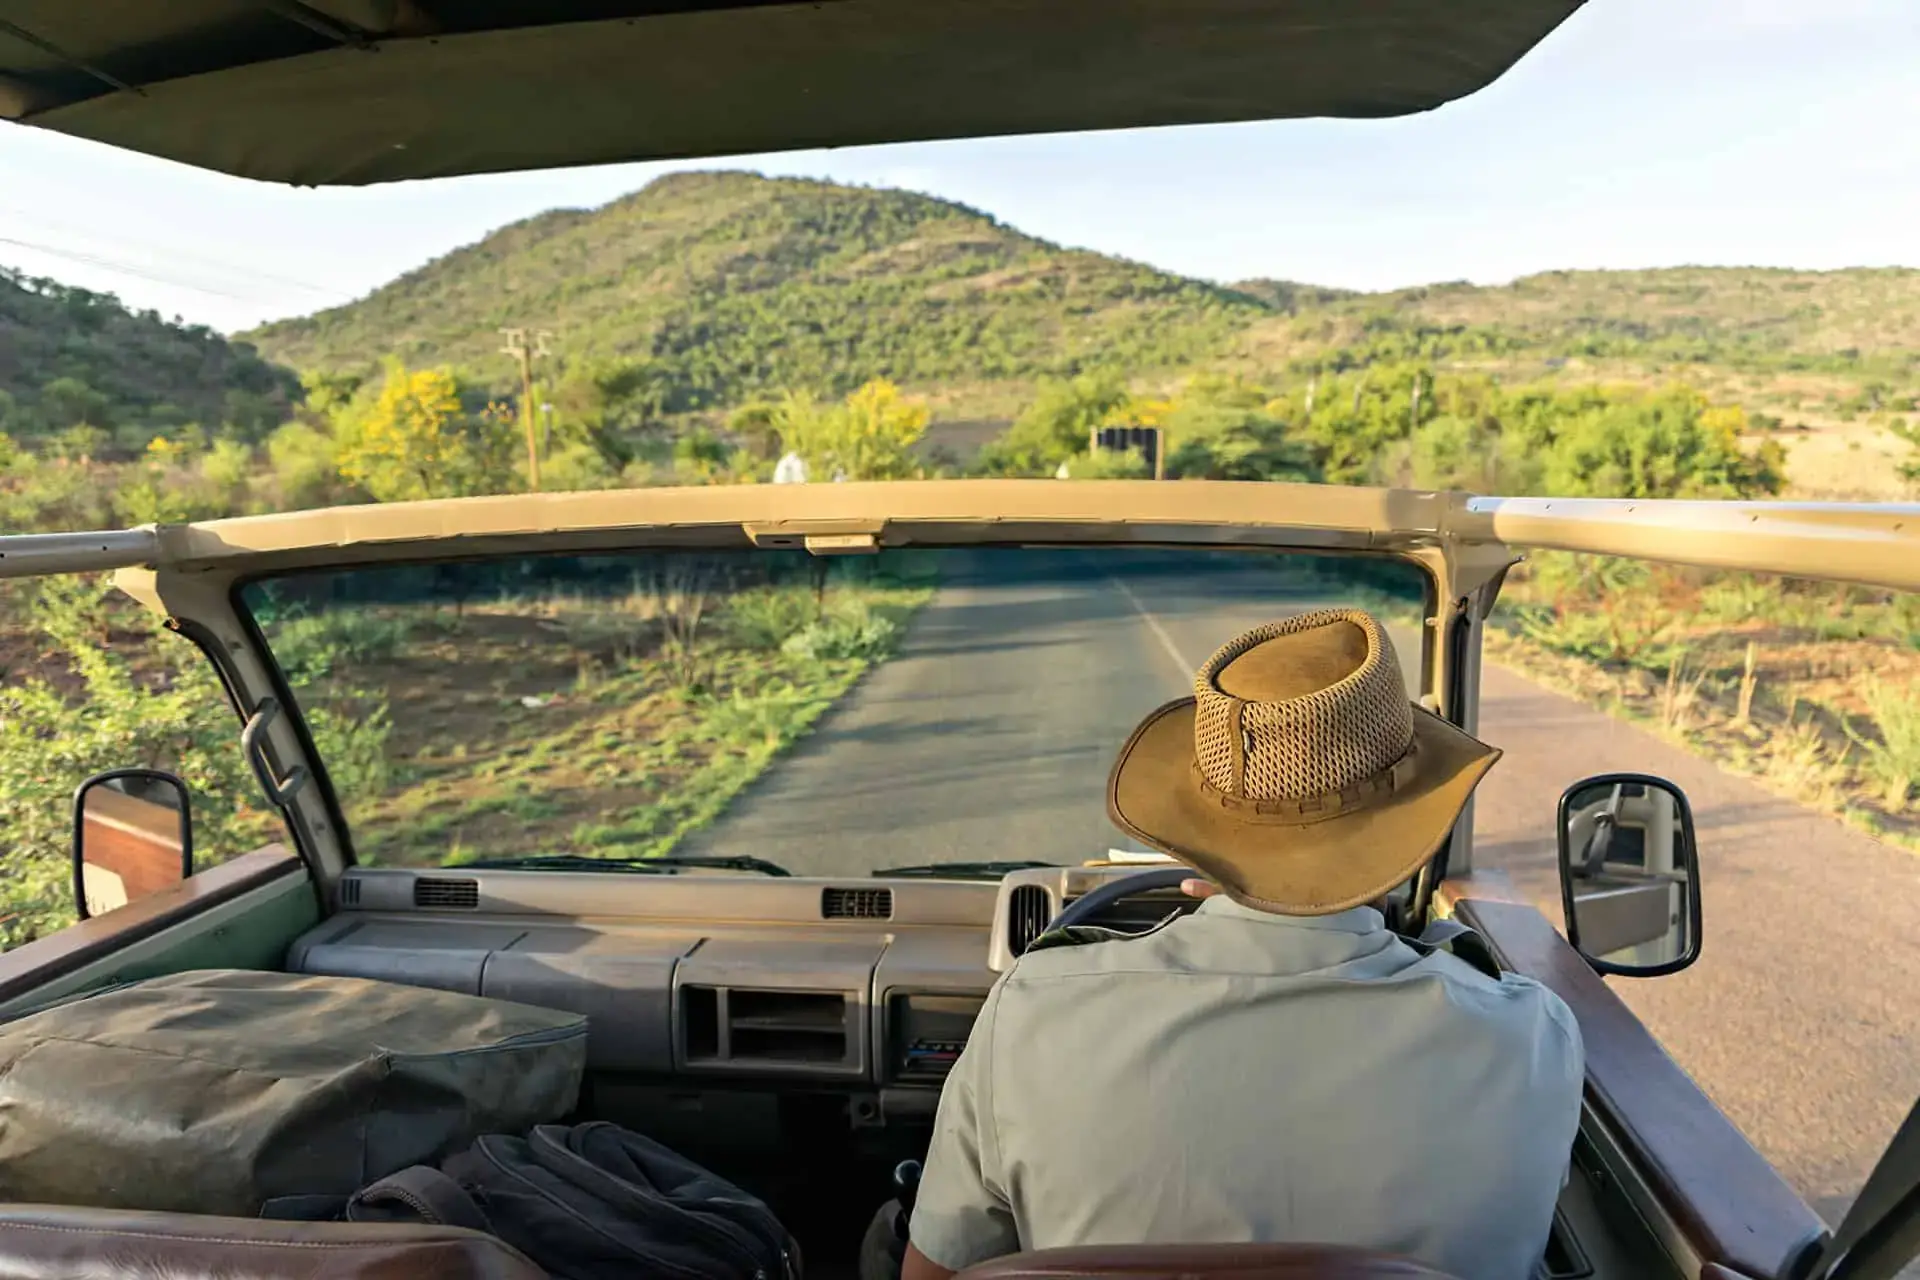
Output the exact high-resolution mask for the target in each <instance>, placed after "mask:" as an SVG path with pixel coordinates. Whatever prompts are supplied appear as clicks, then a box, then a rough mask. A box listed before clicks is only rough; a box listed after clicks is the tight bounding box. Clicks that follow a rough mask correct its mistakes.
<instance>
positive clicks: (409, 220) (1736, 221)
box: [0, 0, 1920, 331]
mask: <svg viewBox="0 0 1920 1280" xmlns="http://www.w3.org/2000/svg"><path fill="white" fill-rule="evenodd" d="M723 167H724V168H742V169H752V170H756V171H759V172H762V173H769V174H790V175H800V176H807V177H820V178H829V179H833V180H836V181H843V182H851V183H860V184H866V185H872V186H891V187H906V188H910V189H913V190H917V191H924V192H927V193H929V194H932V195H937V196H943V197H946V198H949V199H955V200H960V201H962V202H964V203H966V204H970V205H973V206H975V207H978V208H982V209H985V210H987V211H989V212H991V213H993V214H995V215H996V216H998V217H1000V218H1001V219H1002V220H1003V221H1005V222H1008V223H1010V224H1012V225H1013V226H1015V227H1018V228H1020V229H1021V230H1023V231H1027V232H1030V233H1032V234H1035V235H1039V236H1043V237H1045V238H1047V239H1049V240H1054V241H1058V242H1060V243H1063V244H1068V245H1073V246H1079V247H1085V248H1090V249H1095V250H1099V251H1102V252H1106V253H1114V254H1120V255H1123V256H1126V257H1129V258H1134V259H1138V260H1141V261H1145V262H1149V263H1152V264H1154V265H1155V266H1159V267H1163V268H1166V269H1168V270H1172V271H1177V272H1181V273H1184V274H1187V275H1193V276H1198V277H1202V278H1205V279H1211V280H1217V281H1222V282H1227V281H1232V280H1239V279H1246V278H1249V277H1254V276H1268V277H1276V278H1281V279H1290V280H1300V281H1307V282H1311V283H1315V284H1325V285H1338V286H1343V287H1347V288H1356V289H1388V288H1397V287H1401V286H1406V285H1413V284H1421V283H1428V282H1433V281H1440V280H1471V281H1473V282H1475V283H1480V284H1498V283H1504V282H1505V281H1508V280H1511V279H1514V278H1515V277H1517V276H1521V275H1526V274H1528V273H1531V272H1536V271H1544V270H1553V269H1559V268H1592V267H1657V266H1677V265H1689V264H1693V265H1726V266H1755V265H1757V266H1782V267H1802V268H1819V269H1828V268H1838V267H1848V266H1920V0H1589V2H1588V3H1587V4H1586V6H1585V7H1584V8H1582V9H1581V10H1580V11H1579V12H1577V13H1575V14H1574V16H1573V17H1572V18H1570V19H1569V20H1568V21H1567V22H1566V23H1565V24H1563V25H1562V26H1561V27H1560V29H1559V30H1557V31H1556V32H1554V34H1553V35H1551V36H1550V37H1549V38H1548V39H1547V40H1546V41H1545V42H1543V43H1542V44H1541V45H1540V46H1539V47H1538V48H1536V49H1535V50H1534V51H1533V52H1532V53H1530V54H1529V55H1528V56H1527V57H1526V58H1524V59H1522V61H1521V62H1520V63H1519V64H1518V65H1517V66H1516V67H1515V68H1514V69H1513V70H1512V71H1510V72H1509V73H1508V74H1507V75H1506V76H1504V77H1502V78H1501V79H1500V80H1498V81H1496V82H1495V83H1494V84H1493V85H1491V86H1490V87H1488V88H1487V89H1485V90H1483V91H1481V92H1480V93H1478V94H1475V95H1472V96H1470V97H1468V98H1465V99H1463V100H1461V101H1459V102H1456V103H1452V104H1449V105H1448V106H1445V107H1442V108H1440V109H1439V110H1437V111H1433V112H1429V113H1425V114H1423V115H1418V116H1411V117H1402V118H1399V119H1395V120H1369V121H1342V120H1292V121H1277V122H1272V123H1263V124H1241V125H1215V126H1205V127H1198V128H1169V129H1144V130H1127V131H1116V132H1105V133H1095V134H1079V135H1064V134H1060V135H1048V136H1041V137H1028V138H1010V139H984V140H977V141H964V142H941V143H925V144H914V145H898V146H883V147H859V148H847V149H843V150H837V151H811V152H792V153H786V154H781V155H773V156H752V157H731V158H726V159H724V160H719V161H707V162H700V163H691V164H679V163H676V164H633V165H613V166H601V167H595V168H587V169H571V170H550V171H545V172H538V173H521V174H510V175H494V176H481V177H473V178H452V179H438V180H434V181H429V182H410V183H396V184H391V185H385V186H379V187H367V188H346V189H304V190H303V189H296V188H290V187H282V186H275V185H271V184H265V183H256V182H249V181H245V180H242V179H238V178H230V177H225V176H222V175H218V174H212V173H207V172H202V171H199V170H195V169H191V168H188V167H186V166H183V165H177V164H172V163H169V162H166V161H160V160H154V159H152V158H149V157H144V156H138V155H134V154H131V153H126V152H121V151H117V150H114V149H112V148H109V147H104V146H101V145H99V144H95V143H89V142H82V141H79V140H76V139H69V138H64V137H61V136H59V135H55V134H49V133H43V132H41V131H39V130H34V129H28V128H23V127H20V126H16V125H5V124H0V265H4V266H10V267H14V268H17V269H20V270H24V271H26V272H28V273H29V274H33V275H47V276H52V277H54V278H56V279H59V280H61V281H64V282H66V283H68V284H74V285H81V286H84V287H87V288H91V289H98V290H103V291H107V292H112V293H116V294H118V295H119V296H120V297H121V298H122V299H123V300H125V301H126V302H127V303H128V304H129V305H131V306H135V307H139V308H147V307H151V308H153V309H155V310H158V311H159V312H161V313H162V314H163V315H167V316H179V317H182V318H184V319H186V320H188V321H190V322H193V323H199V324H206V325H210V326H212V327H214V328H216V329H220V330H223V331H235V330H239V329H243V328H247V327H250V326H252V325H255V324H258V323H261V322H262V321H265V320H269V319H275V318H279V317H283V316H291V315H301V314H306V313H308V312H312V311H315V310H319V309H321V308H324V307H328V306H335V305H339V304H341V303H344V302H348V301H350V300H352V299H354V298H356V297H360V296H364V295H365V294H366V293H368V292H369V291H371V290H373V289H374V288H376V287H378V286H379V285H381V284H383V283H385V282H386V281H388V280H390V279H392V278H393V277H394V276H396V275H399V274H400V273H402V272H404V271H407V270H410V269H412V268H414V267H417V266H419V265H421V264H423V263H425V262H427V261H430V260H431V259H433V258H435V257H438V256H439V255H441V254H443V253H446V252H448V251H449V250H451V249H454V248H456V247H458V246H460V245H463V244H468V243H471V242H473V241H475V240H478V239H480V238H481V237H482V236H484V235H485V234H486V233H487V232H489V231H491V230H493V229H494V228H496V227H498V226H501V225H503V224H505V223H508V222H511V221H514V220H516V219H519V218H524V217H528V216H530V215H532V214H535V213H538V212H541V211H543V210H546V209H549V208H554V207H557V206H567V207H591V206H594V205H598V204H603V203H605V202H607V201H609V200H612V199H614V198H616V197H618V196H621V195H624V194H626V193H627V192H630V191H632V190H635V189H636V188H638V187H641V186H644V185H645V184H646V183H647V182H648V181H649V180H651V179H652V178H654V177H656V176H658V175H659V174H661V173H664V172H668V171H670V170H673V169H683V168H723Z"/></svg>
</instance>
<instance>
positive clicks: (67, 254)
mask: <svg viewBox="0 0 1920 1280" xmlns="http://www.w3.org/2000/svg"><path fill="white" fill-rule="evenodd" d="M0 244H10V245H13V246H14V247H16V248H20V249H25V250H27V251H28V252H30V253H44V254H46V255H47V256H48V257H50V258H64V259H66V260H67V261H68V262H78V263H81V264H82V265H84V266H89V267H101V268H103V269H105V270H107V271H113V272H117V273H119V274H120V275H124V276H132V277H134V278H135V279H139V280H148V281H151V282H153V283H155V284H170V285H173V286H174V287H175V288H179V289H189V290H191V291H193V292H194V293H204V294H209V295H211V296H213V297H216V298H229V299H231V300H233V301H235V302H253V301H256V299H255V298H252V297H249V296H247V295H246V294H242V293H232V292H230V291H228V290H226V289H214V288H210V287H208V286H207V285H203V284H194V283H193V282H191V281H188V280H182V279H180V278H179V277H178V276H169V275H163V274H161V273H159V272H155V271H143V270H141V269H140V268H139V267H134V266H129V265H128V264H126V263H124V262H116V261H114V260H113V259H111V258H103V257H100V256H99V255H97V254H91V253H81V252H79V251H78V250H74V249H61V248H56V247H55V246H53V245H50V244H37V243H35V242H34V241H32V240H20V239H16V238H15V237H13V236H0Z"/></svg>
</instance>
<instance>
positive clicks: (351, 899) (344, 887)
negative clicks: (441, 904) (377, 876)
mask: <svg viewBox="0 0 1920 1280" xmlns="http://www.w3.org/2000/svg"><path fill="white" fill-rule="evenodd" d="M415 892H416V893H417V892H418V890H417V889H416V890H415ZM340 905H341V906H343V907H357V906H359V905H360V882H359V881H358V880H355V879H353V878H352V877H351V876H349V877H348V878H347V879H345V880H342V881H341V882H340Z"/></svg>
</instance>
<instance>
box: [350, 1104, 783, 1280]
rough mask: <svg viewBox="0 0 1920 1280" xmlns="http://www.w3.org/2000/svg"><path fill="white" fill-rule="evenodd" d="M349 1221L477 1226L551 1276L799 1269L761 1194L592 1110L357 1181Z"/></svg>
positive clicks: (752, 1276)
mask: <svg viewBox="0 0 1920 1280" xmlns="http://www.w3.org/2000/svg"><path fill="white" fill-rule="evenodd" d="M346 1216H347V1219H348V1220H349V1221H353V1222H428V1223H435V1224H439V1225H442V1226H450V1227H470V1228H472V1229H474V1230H476V1231H484V1232H487V1233H488V1234H489V1235H493V1236H497V1237H499V1238H500V1239H501V1240H504V1241H506V1242H507V1243H508V1244H510V1245H512V1246H513V1247H514V1248H516V1249H518V1250H519V1251H520V1252H521V1253H524V1254H526V1255H527V1257H528V1258H530V1259H532V1260H533V1262H534V1263H535V1264H536V1265H538V1266H540V1267H541V1268H543V1269H544V1270H545V1271H546V1272H547V1273H548V1274H549V1275H551V1276H553V1277H554V1278H555V1280H616V1278H617V1280H632V1277H634V1276H661V1277H678V1276H684V1277H688V1280H694V1278H696V1277H697V1280H799V1276H800V1249H799V1246H798V1245H797V1244H796V1243H795V1242H794V1239H793V1237H792V1236H790V1235H789V1234H787V1230H786V1228H785V1227H783V1226H781V1225H780V1222H779V1220H778V1219H776V1218H775V1217H774V1216H773V1213H772V1211H770V1210H769V1209H768V1208H767V1206H766V1205H764V1204H762V1203H761V1202H760V1201H759V1200H756V1199H755V1198H754V1197H752V1196H750V1195H748V1194H747V1193H746V1192H744V1191H742V1190H740V1189H739V1188H738V1187H736V1186H734V1185H733V1184H731V1183H729V1182H726V1181H724V1180H722V1179H720V1178H718V1177H715V1176H714V1175H713V1174H711V1173H709V1172H708V1171H707V1170H705V1169H703V1168H701V1167H700V1166H699V1165H697V1164H694V1163H693V1162H692V1161H690V1160H688V1159H686V1158H685V1157H683V1156H680V1155H678V1154H676V1153H675V1152H673V1151H670V1150H668V1149H667V1148H666V1147H663V1146H661V1145H660V1144H659V1143H657V1142H654V1141H652V1140H650V1139H647V1138H643V1137H641V1136H640V1135H639V1134H637V1133H631V1132H629V1131H627V1130H625V1129H622V1128H620V1127H619V1126H618V1125H613V1124H607V1123H605V1122H603V1121H596V1122H593V1123H589V1124H582V1125H576V1126H572V1127H568V1126H566V1125H557V1124H548V1125H541V1126H539V1127H538V1128H536V1129H535V1130H534V1131H533V1132H532V1133H530V1134H529V1135H527V1136H526V1137H525V1138H513V1137H505V1136H491V1137H485V1138H482V1139H480V1140H479V1141H478V1142H476V1143H474V1144H473V1146H471V1147H469V1148H468V1149H467V1150H465V1151H463V1152H461V1153H459V1154H458V1155H454V1156H449V1157H448V1158H447V1159H446V1160H444V1161H442V1162H441V1165H440V1167H439V1168H438V1169H434V1168H430V1167H428V1166H426V1165H415V1166H413V1167H412V1168H409V1169H402V1170H401V1171H400V1172H399V1173H396V1174H393V1175H392V1176H390V1177H386V1178H382V1179H381V1180H380V1181H378V1182H375V1183H373V1184H371V1185H370V1186H367V1187H364V1188H362V1189H361V1190H360V1191H359V1193H358V1194H356V1195H355V1196H354V1197H353V1199H352V1200H350V1201H349V1202H348V1204H347V1209H346Z"/></svg>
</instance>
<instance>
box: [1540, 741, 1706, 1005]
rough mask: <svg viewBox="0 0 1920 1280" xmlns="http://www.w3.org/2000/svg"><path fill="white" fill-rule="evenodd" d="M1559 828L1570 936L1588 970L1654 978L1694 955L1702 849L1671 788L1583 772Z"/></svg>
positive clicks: (1637, 777) (1638, 778)
mask: <svg viewBox="0 0 1920 1280" xmlns="http://www.w3.org/2000/svg"><path fill="white" fill-rule="evenodd" d="M1556 825H1557V828H1558V833H1559V841H1560V905H1561V907H1562V909H1563V910H1564V911H1565V913H1566V921H1567V941H1568V942H1570V943H1572V944H1573V948H1574V950H1576V951H1578V952H1579V953H1580V957H1581V959H1583V960H1585V961H1586V962H1587V964H1588V965H1590V966H1591V967H1592V968H1593V969H1594V971H1595V972H1597V973H1610V974H1617V975H1619V976H1622V977H1630V978H1655V977H1659V976H1660V975H1662V974H1668V973H1678V972H1679V971H1680V970H1682V969H1684V968H1686V967H1687V966H1688V965H1690V964H1692V963H1693V962H1694V961H1695V960H1697V959H1699V958H1700V856H1699V854H1700V846H1699V843H1698V841H1697V840H1696V839H1695V836H1694V831H1693V810H1692V808H1691V807H1690V806H1689V805H1688V804H1687V797H1686V794H1685V793H1684V792H1682V791H1681V790H1680V788H1679V787H1678V786H1676V785H1675V784H1673V783H1672V782H1669V781H1668V780H1667V779H1665V778H1657V777H1654V776H1652V775H1650V774H1644V773H1604V774H1598V775H1596V776H1594V777H1591V778H1583V779H1581V780H1580V781H1579V782H1576V783H1574V784H1573V785H1572V786H1571V787H1568V788H1567V789H1566V791H1565V792H1564V793H1563V794H1562V795H1561V797H1560V809H1559V814H1558V820H1557V823H1556Z"/></svg>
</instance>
